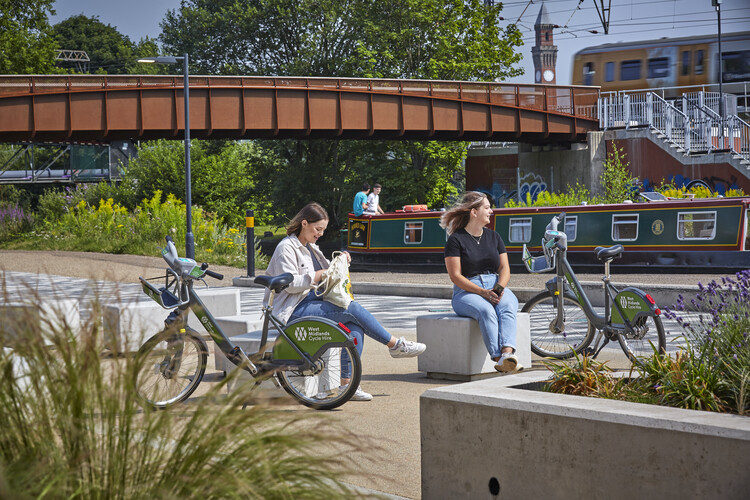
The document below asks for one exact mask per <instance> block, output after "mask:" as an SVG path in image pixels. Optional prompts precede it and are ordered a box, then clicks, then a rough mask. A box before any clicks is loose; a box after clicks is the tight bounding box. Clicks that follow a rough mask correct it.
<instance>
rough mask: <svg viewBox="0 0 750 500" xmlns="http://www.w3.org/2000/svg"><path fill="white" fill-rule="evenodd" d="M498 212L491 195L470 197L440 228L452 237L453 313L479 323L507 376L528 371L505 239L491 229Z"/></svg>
mask: <svg viewBox="0 0 750 500" xmlns="http://www.w3.org/2000/svg"><path fill="white" fill-rule="evenodd" d="M491 215H492V208H491V207H490V201H489V199H488V198H487V195H485V194H484V193H479V192H476V191H470V192H468V193H466V194H465V195H464V196H463V198H462V199H461V202H460V203H459V204H458V205H456V206H454V207H452V208H451V209H449V210H448V211H447V212H445V213H444V214H443V215H442V217H441V218H440V226H441V227H442V228H443V229H445V230H446V231H447V232H448V234H449V235H450V236H449V237H448V241H447V242H446V244H445V252H444V255H445V267H446V269H447V271H448V275H449V276H450V279H451V281H452V282H453V299H452V300H451V304H452V306H453V310H454V311H455V312H456V314H458V315H459V316H467V317H470V318H474V319H475V320H477V322H478V323H479V329H480V330H481V331H482V337H483V338H484V344H485V346H486V347H487V351H488V352H489V353H490V357H491V358H492V360H493V361H494V362H495V369H496V370H497V371H499V372H503V373H511V372H515V371H518V370H522V369H523V367H522V366H521V365H520V364H519V363H518V358H517V357H516V355H515V351H516V314H517V312H518V299H517V298H516V296H515V295H514V294H513V292H512V291H511V290H510V289H509V288H507V286H508V282H509V281H510V264H509V263H508V254H507V252H506V250H505V243H504V242H503V239H502V238H501V237H500V235H499V234H498V233H497V232H495V231H493V230H491V229H488V228H487V227H485V226H486V225H487V224H489V223H490V217H491Z"/></svg>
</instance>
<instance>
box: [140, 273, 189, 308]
mask: <svg viewBox="0 0 750 500" xmlns="http://www.w3.org/2000/svg"><path fill="white" fill-rule="evenodd" d="M138 279H139V280H140V281H141V287H142V288H143V293H145V294H146V295H148V296H149V297H151V298H152V299H153V300H154V302H156V303H157V304H159V305H160V306H162V307H163V308H164V309H174V308H175V307H177V306H178V305H180V304H181V301H180V299H179V298H178V297H177V296H176V295H175V294H173V293H172V292H170V291H169V290H167V288H166V287H161V288H156V287H155V286H154V285H152V284H151V283H149V282H148V281H147V280H145V279H144V278H141V277H139V278H138Z"/></svg>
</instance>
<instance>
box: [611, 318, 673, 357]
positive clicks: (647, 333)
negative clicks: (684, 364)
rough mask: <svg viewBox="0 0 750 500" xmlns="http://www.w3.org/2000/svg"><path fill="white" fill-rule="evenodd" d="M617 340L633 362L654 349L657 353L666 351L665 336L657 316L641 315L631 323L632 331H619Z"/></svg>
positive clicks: (652, 352) (662, 325)
mask: <svg viewBox="0 0 750 500" xmlns="http://www.w3.org/2000/svg"><path fill="white" fill-rule="evenodd" d="M617 340H618V341H619V342H620V347H622V350H623V351H624V352H625V354H627V355H628V358H630V361H632V362H633V363H635V362H636V361H637V360H638V358H642V357H648V356H651V355H653V354H654V349H656V352H658V353H659V354H665V353H666V352H667V337H666V335H665V334H664V324H663V323H662V321H661V318H660V317H659V316H641V317H640V318H638V319H637V320H635V322H634V323H633V331H632V332H622V333H619V334H618V335H617Z"/></svg>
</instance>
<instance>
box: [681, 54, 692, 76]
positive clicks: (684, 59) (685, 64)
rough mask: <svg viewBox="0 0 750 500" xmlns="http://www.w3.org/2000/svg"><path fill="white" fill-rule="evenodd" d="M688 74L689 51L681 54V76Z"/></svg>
mask: <svg viewBox="0 0 750 500" xmlns="http://www.w3.org/2000/svg"><path fill="white" fill-rule="evenodd" d="M689 74H690V51H689V50H684V51H683V52H682V76H688V75H689Z"/></svg>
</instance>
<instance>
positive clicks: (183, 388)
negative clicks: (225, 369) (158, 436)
mask: <svg viewBox="0 0 750 500" xmlns="http://www.w3.org/2000/svg"><path fill="white" fill-rule="evenodd" d="M207 361H208V346H207V345H206V342H205V341H204V340H203V339H202V338H201V337H200V335H198V334H197V333H195V332H194V331H192V330H188V331H186V332H182V333H177V332H175V331H174V330H164V331H162V332H160V333H157V334H156V335H154V336H153V337H151V338H150V339H148V340H147V341H146V343H145V344H143V345H142V346H141V348H140V349H139V350H138V354H137V358H136V362H137V363H138V372H137V376H136V386H135V387H136V391H137V393H138V397H139V398H140V399H141V400H142V401H143V402H144V403H145V404H147V405H150V406H153V407H154V408H166V407H167V406H170V405H173V404H176V403H180V402H182V401H185V400H186V399H187V398H189V397H190V395H191V394H192V393H193V391H195V389H196V388H197V387H198V384H200V382H201V380H202V379H203V374H204V373H205V372H206V364H207Z"/></svg>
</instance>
